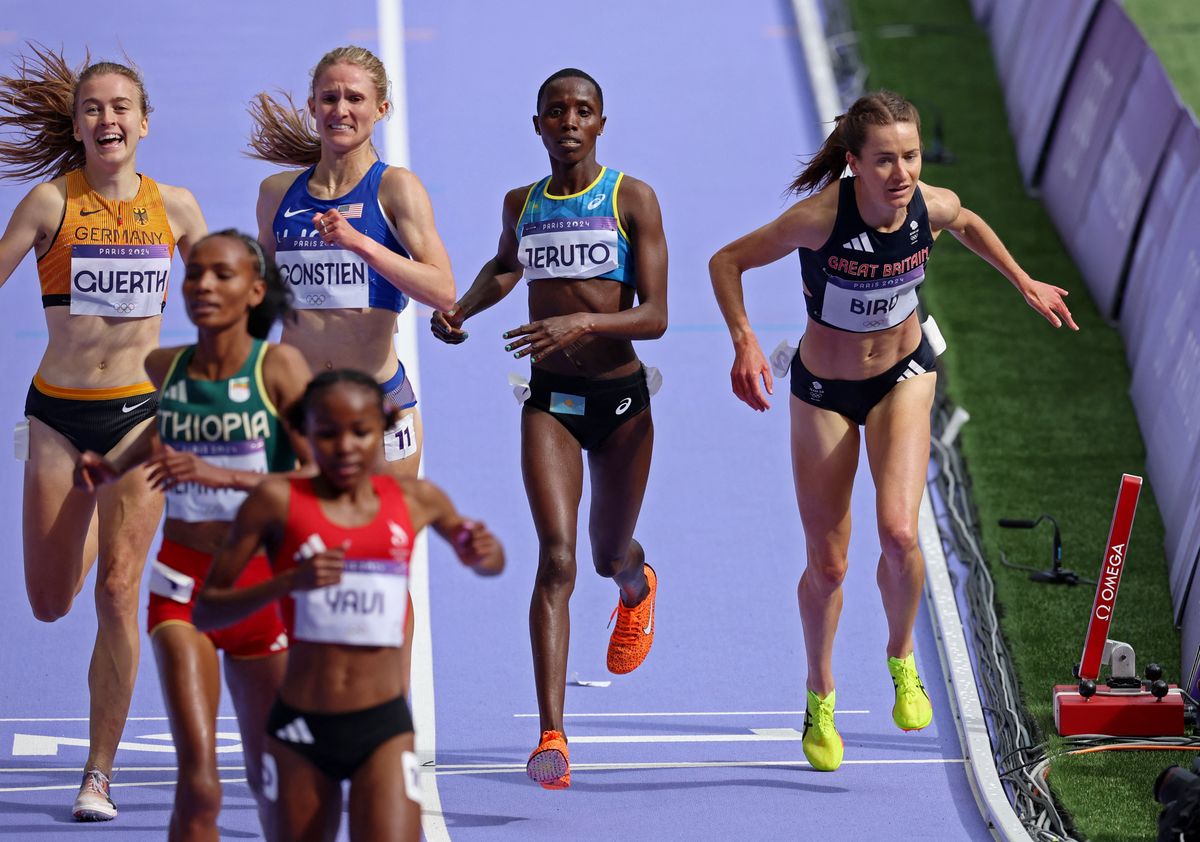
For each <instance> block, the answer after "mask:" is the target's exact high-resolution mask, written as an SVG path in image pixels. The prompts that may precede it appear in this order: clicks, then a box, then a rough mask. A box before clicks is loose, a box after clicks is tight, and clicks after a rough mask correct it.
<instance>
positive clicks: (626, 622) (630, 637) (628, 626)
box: [607, 599, 639, 643]
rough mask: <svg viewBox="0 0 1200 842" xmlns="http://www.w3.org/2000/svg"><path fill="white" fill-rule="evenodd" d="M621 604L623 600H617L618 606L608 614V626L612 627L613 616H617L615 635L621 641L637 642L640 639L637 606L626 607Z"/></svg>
mask: <svg viewBox="0 0 1200 842" xmlns="http://www.w3.org/2000/svg"><path fill="white" fill-rule="evenodd" d="M622 608H625V606H624V605H622V604H621V600H620V599H618V600H617V607H616V608H614V609H613V612H612V614H610V615H609V616H608V626H607V627H608V628H610V629H611V628H612V624H613V618H614V617H616V618H617V627H616V628H615V629H613V637H614V638H616V639H617V641H618V642H620V643H637V641H638V632H639V629H638V623H637V620H636V619H635V617H634V612H635V611H636V610H637V609H635V608H625V610H624V611H622V610H621V609H622Z"/></svg>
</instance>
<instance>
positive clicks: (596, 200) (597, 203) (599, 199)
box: [587, 193, 608, 210]
mask: <svg viewBox="0 0 1200 842" xmlns="http://www.w3.org/2000/svg"><path fill="white" fill-rule="evenodd" d="M607 198H608V194H607V193H601V194H600V195H599V196H597V197H596V198H594V199H592V200H591V201H590V202H588V203H587V209H588V210H595V209H596V208H598V207H600V205H601V203H603V202H604V200H605V199H607Z"/></svg>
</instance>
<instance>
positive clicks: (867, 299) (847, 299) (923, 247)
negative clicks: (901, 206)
mask: <svg viewBox="0 0 1200 842" xmlns="http://www.w3.org/2000/svg"><path fill="white" fill-rule="evenodd" d="M931 248H933V231H932V229H931V228H930V227H929V212H928V211H927V210H926V208H925V199H924V197H922V196H921V188H920V187H918V188H917V189H916V190H915V191H913V197H912V201H910V202H909V203H908V213H907V215H906V216H905V217H904V222H903V224H902V225H901V226H900V227H899V228H897V229H896V230H895V231H890V232H888V233H881V232H879V231H876V230H875V229H874V228H871V227H870V226H868V225H867V224H866V223H864V222H863V220H862V216H860V215H859V213H858V202H857V200H856V199H855V197H854V178H853V177H852V176H848V177H845V178H842V179H841V182H840V187H839V194H838V210H837V219H836V220H835V221H834V224H833V233H832V234H830V235H829V239H828V240H826V241H825V245H823V246H821V248H819V249H816V250H815V251H814V250H812V249H805V248H802V249H800V250H799V251H800V267H801V273H802V275H803V278H804V286H805V289H806V293H807V294H806V295H805V296H804V300H805V304H806V305H807V306H808V316H809V318H811V319H813V320H814V321H816V322H819V323H820V324H823V325H826V326H827V327H832V328H836V329H838V330H844V331H848V332H851V333H872V332H874V331H877V330H886V329H887V328H890V327H895V326H896V325H898V324H900V323H901V322H903V321H904V320H905V319H907V318H908V317H909V316H910V315H912V313H913V311H914V310H916V309H917V287H919V286H920V285H921V282H922V281H923V280H925V263H926V261H928V260H929V250H930V249H931Z"/></svg>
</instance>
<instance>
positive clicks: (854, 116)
mask: <svg viewBox="0 0 1200 842" xmlns="http://www.w3.org/2000/svg"><path fill="white" fill-rule="evenodd" d="M836 120H837V122H836V125H834V127H833V131H832V132H830V133H829V137H827V138H826V139H825V142H824V143H823V144H822V145H821V148H820V149H819V150H817V154H816V155H813V156H812V158H810V159H809V160H808V161H807V162H806V163H805V165H804V169H803V170H801V171H800V174H799V175H798V176H796V178H795V180H794V181H793V182H792V183H791V186H790V187H789V190H790V191H791V192H793V193H808V192H813V193H815V192H817V191H818V190H820V189H821V188H823V187H825V185H827V184H829V183H831V182H833V181H836V180H837V179H838V178H839V177H840V176H841V174H842V171H843V170H845V169H846V153H847V152H849V153H851V154H852V155H854V156H855V157H859V156H860V155H861V154H862V148H863V144H864V143H866V140H867V133H868V132H869V131H870V130H871V127H872V126H890V125H892V124H893V123H912V124H913V125H914V126H916V127H917V134H918V135H920V133H921V115H920V114H919V113H917V108H916V106H915V105H913V104H912V103H911V102H909V101H908V100H906V99H905V98H904V97H902V96H900V94H898V93H894V92H893V91H887V90H879V91H875V92H874V93H869V94H865V95H864V96H861V97H859V98H858V99H857V100H855V101H854V104H853V105H851V106H850V107H849V108H848V109H846V113H845V114H842V115H841V116H840V117H837V118H836Z"/></svg>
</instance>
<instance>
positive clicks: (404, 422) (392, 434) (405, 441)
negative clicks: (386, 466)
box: [383, 415, 417, 462]
mask: <svg viewBox="0 0 1200 842" xmlns="http://www.w3.org/2000/svg"><path fill="white" fill-rule="evenodd" d="M416 452H417V431H416V424H415V423H414V421H413V416H412V415H405V416H404V417H403V418H401V419H400V420H399V421H397V422H396V424H395V426H394V427H392V428H390V429H388V430H387V431H386V432H384V434H383V458H384V459H386V460H387V461H388V462H399V461H400V460H401V459H407V458H408V457H409V456H412V455H413V454H414V453H416Z"/></svg>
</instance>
